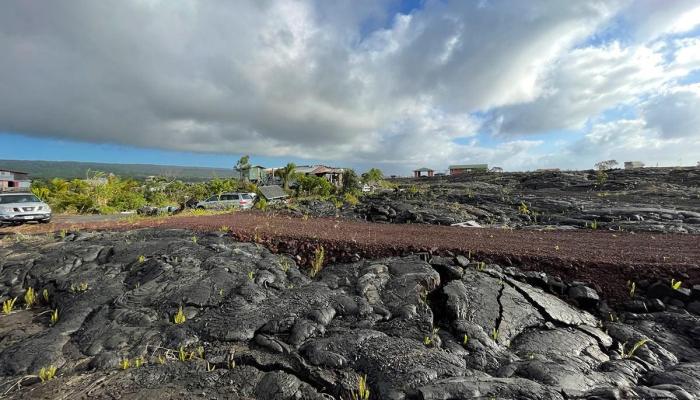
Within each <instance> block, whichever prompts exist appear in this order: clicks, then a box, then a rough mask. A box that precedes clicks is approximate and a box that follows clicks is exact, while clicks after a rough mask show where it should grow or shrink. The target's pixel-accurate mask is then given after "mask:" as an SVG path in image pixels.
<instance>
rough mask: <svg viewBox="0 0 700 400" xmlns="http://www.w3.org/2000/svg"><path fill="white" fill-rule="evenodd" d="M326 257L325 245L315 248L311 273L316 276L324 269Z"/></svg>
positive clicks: (313, 276)
mask: <svg viewBox="0 0 700 400" xmlns="http://www.w3.org/2000/svg"><path fill="white" fill-rule="evenodd" d="M325 257H326V252H325V250H324V248H323V246H319V247H317V248H316V250H314V259H313V260H311V271H310V275H311V277H312V278H315V277H316V276H317V275H318V274H319V273H321V270H322V269H323V259H324V258H325Z"/></svg>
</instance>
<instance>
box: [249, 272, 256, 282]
mask: <svg viewBox="0 0 700 400" xmlns="http://www.w3.org/2000/svg"><path fill="white" fill-rule="evenodd" d="M254 279H255V272H253V271H248V280H249V281H252V280H254Z"/></svg>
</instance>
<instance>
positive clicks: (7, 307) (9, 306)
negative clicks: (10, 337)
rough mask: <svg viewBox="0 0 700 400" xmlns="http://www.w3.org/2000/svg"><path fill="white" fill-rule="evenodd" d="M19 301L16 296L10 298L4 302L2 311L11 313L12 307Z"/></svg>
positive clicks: (6, 313)
mask: <svg viewBox="0 0 700 400" xmlns="http://www.w3.org/2000/svg"><path fill="white" fill-rule="evenodd" d="M16 301H17V298H16V297H15V298H14V299H8V300H5V301H3V302H2V313H3V314H5V315H10V313H11V312H12V309H13V308H15V302H16Z"/></svg>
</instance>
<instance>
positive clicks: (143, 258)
mask: <svg viewBox="0 0 700 400" xmlns="http://www.w3.org/2000/svg"><path fill="white" fill-rule="evenodd" d="M138 261H139V264H143V263H145V262H146V256H144V255H143V254H141V255H140V256H139V260H138Z"/></svg>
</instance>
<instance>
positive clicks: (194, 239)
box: [192, 236, 197, 244]
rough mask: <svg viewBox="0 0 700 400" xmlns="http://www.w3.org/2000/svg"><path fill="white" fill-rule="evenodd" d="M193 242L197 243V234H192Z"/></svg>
mask: <svg viewBox="0 0 700 400" xmlns="http://www.w3.org/2000/svg"><path fill="white" fill-rule="evenodd" d="M192 243H194V244H197V236H192Z"/></svg>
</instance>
